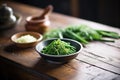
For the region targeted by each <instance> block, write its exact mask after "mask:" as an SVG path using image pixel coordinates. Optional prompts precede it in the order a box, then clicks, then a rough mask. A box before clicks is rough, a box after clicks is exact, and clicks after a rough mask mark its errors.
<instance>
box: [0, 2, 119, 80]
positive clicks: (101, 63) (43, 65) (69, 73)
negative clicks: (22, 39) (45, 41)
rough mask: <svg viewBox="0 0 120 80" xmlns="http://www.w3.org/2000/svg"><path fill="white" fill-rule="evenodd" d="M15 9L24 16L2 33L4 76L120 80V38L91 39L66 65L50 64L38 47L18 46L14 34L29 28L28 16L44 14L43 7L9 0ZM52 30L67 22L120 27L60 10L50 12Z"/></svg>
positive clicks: (0, 48) (0, 52)
mask: <svg viewBox="0 0 120 80" xmlns="http://www.w3.org/2000/svg"><path fill="white" fill-rule="evenodd" d="M7 3H8V5H9V6H11V7H12V8H13V10H14V12H16V13H18V14H19V15H21V16H22V20H21V21H20V23H19V24H18V25H16V27H15V28H12V29H9V30H6V31H2V32H0V75H2V76H1V77H4V78H6V80H8V79H15V80H57V79H59V80H120V39H116V40H115V43H110V42H97V41H96V42H91V43H89V44H88V45H86V47H85V48H84V49H83V50H82V52H81V53H80V54H79V55H78V56H77V58H76V59H73V60H72V61H70V62H69V63H66V64H62V65H61V64H52V63H47V62H45V61H44V60H42V59H41V57H40V55H39V54H38V53H37V52H36V51H35V49H34V48H27V49H20V48H17V47H15V46H14V45H13V44H12V42H11V40H10V37H11V36H12V35H13V34H14V33H17V32H21V31H25V27H24V25H25V18H26V17H27V16H30V15H40V14H41V12H42V9H39V8H35V7H31V6H28V5H24V4H20V3H15V2H7ZM50 19H51V29H53V28H65V27H66V26H67V25H71V24H72V25H74V24H86V25H89V26H90V27H93V28H96V29H104V30H110V31H115V32H118V33H120V29H117V28H114V27H111V26H107V25H103V24H99V23H95V22H91V21H87V20H83V19H78V18H74V17H70V16H66V15H62V14H58V13H52V14H51V15H50Z"/></svg>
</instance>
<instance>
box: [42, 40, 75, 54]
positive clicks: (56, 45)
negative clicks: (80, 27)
mask: <svg viewBox="0 0 120 80" xmlns="http://www.w3.org/2000/svg"><path fill="white" fill-rule="evenodd" d="M41 52H42V53H44V54H50V55H67V54H71V53H75V52H76V48H75V47H74V46H71V45H70V43H68V42H65V41H61V40H60V39H57V40H54V41H52V42H51V43H50V44H49V45H48V46H46V47H44V48H43V50H42V51H41Z"/></svg>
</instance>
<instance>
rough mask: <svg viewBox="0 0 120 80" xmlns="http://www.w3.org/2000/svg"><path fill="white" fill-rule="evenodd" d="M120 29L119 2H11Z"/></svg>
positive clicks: (108, 0)
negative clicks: (45, 8) (52, 10)
mask: <svg viewBox="0 0 120 80" xmlns="http://www.w3.org/2000/svg"><path fill="white" fill-rule="evenodd" d="M12 1H17V2H20V3H24V4H29V5H32V6H36V7H40V8H44V7H46V6H47V5H49V4H52V5H53V6H54V12H58V13H62V14H66V15H70V16H74V17H78V18H82V19H86V20H91V21H95V22H99V23H102V24H106V25H110V26H114V27H118V28H120V8H119V7H120V0H92V1H91V0H12Z"/></svg>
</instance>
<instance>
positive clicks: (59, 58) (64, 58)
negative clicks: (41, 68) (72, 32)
mask: <svg viewBox="0 0 120 80" xmlns="http://www.w3.org/2000/svg"><path fill="white" fill-rule="evenodd" d="M54 40H57V38H53V39H48V40H44V41H42V42H40V43H38V44H37V45H36V47H35V49H36V51H37V52H38V53H39V54H40V56H41V57H42V58H43V59H44V60H47V61H49V62H54V63H65V62H68V61H70V60H72V59H74V58H75V57H76V56H77V55H78V54H79V53H80V51H81V50H82V48H83V47H82V44H81V43H79V42H78V41H75V40H72V39H66V38H63V39H60V40H62V41H65V42H69V43H70V45H71V46H74V47H75V48H76V52H75V53H72V54H69V55H49V54H44V53H42V52H41V50H42V49H43V48H44V47H45V46H47V45H49V44H50V43H51V42H52V41H54Z"/></svg>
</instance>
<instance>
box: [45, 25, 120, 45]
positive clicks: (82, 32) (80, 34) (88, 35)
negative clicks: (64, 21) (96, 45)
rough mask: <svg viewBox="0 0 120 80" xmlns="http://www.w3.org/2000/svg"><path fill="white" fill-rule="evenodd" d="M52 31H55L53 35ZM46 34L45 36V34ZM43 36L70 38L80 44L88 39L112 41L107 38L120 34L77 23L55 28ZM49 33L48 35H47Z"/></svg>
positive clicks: (117, 37) (117, 36)
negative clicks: (63, 27)
mask: <svg viewBox="0 0 120 80" xmlns="http://www.w3.org/2000/svg"><path fill="white" fill-rule="evenodd" d="M54 33H56V34H55V35H54ZM46 34H47V36H46ZM46 34H45V35H44V36H46V39H47V38H70V39H74V40H77V41H79V42H81V43H82V44H87V43H89V42H90V41H105V42H114V40H111V39H104V37H107V38H115V39H119V38H120V35H119V34H118V33H116V32H113V31H105V30H96V29H93V28H91V27H88V26H87V25H77V26H74V25H72V26H68V27H67V28H65V29H56V30H53V31H50V32H48V33H46ZM48 34H49V35H48Z"/></svg>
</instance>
